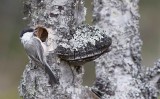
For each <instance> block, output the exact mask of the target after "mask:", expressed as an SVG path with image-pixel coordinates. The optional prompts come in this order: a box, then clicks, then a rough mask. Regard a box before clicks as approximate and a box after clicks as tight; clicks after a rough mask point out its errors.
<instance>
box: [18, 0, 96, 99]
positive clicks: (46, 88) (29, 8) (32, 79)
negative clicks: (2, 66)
mask: <svg viewBox="0 0 160 99" xmlns="http://www.w3.org/2000/svg"><path fill="white" fill-rule="evenodd" d="M76 1H77V0H28V1H26V5H25V10H24V11H25V14H26V15H27V16H26V17H25V18H24V19H26V18H28V19H30V23H29V26H30V27H34V28H35V27H36V26H39V25H40V26H43V27H45V28H46V29H47V30H48V32H49V37H48V41H47V42H46V43H47V48H48V51H49V55H48V58H47V60H48V63H49V64H50V66H51V68H52V71H54V73H55V75H56V77H57V78H58V79H59V82H60V84H59V85H53V86H51V85H49V83H48V75H47V74H46V73H45V72H44V70H43V69H42V68H40V67H38V66H37V68H35V67H36V66H35V64H33V63H32V62H30V63H29V64H28V65H27V66H26V69H25V70H24V72H23V76H22V80H21V83H20V85H19V92H20V96H22V97H23V98H24V99H90V98H91V99H93V97H94V94H93V93H92V92H91V91H90V90H89V88H85V87H83V86H82V85H81V84H82V76H83V73H84V70H83V67H81V68H80V72H77V71H76V70H75V69H74V67H70V66H69V65H68V64H67V63H65V62H62V61H60V60H59V59H58V58H57V56H56V54H55V53H54V50H55V48H56V47H57V44H59V42H60V41H62V40H63V41H64V42H66V40H67V38H69V37H70V36H71V35H70V34H69V33H70V30H71V28H73V26H74V25H78V24H80V23H82V22H83V21H84V20H85V8H84V6H83V1H82V2H80V3H81V4H80V6H79V9H75V6H76V5H75V4H76ZM75 10H77V11H75ZM71 68H72V70H73V73H72V71H71ZM73 78H74V79H73ZM92 94H93V95H92ZM95 99H96V98H95Z"/></svg>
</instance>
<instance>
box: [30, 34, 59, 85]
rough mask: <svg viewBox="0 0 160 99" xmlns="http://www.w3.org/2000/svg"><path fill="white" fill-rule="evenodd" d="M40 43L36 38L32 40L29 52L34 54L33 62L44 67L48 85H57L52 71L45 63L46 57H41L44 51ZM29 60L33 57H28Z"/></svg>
mask: <svg viewBox="0 0 160 99" xmlns="http://www.w3.org/2000/svg"><path fill="white" fill-rule="evenodd" d="M41 43H42V42H41V41H40V40H39V39H38V38H36V37H35V38H33V43H32V44H31V45H32V46H31V47H33V48H32V49H33V50H31V51H33V52H34V55H36V59H33V60H34V61H38V62H40V63H41V64H42V65H43V66H44V67H45V71H46V72H47V73H48V75H49V78H50V81H49V83H50V84H52V82H54V83H56V84H58V83H59V82H58V80H57V79H56V77H55V76H54V73H53V71H52V69H51V68H50V66H49V65H48V63H47V62H46V57H45V56H44V55H43V54H44V49H43V47H42V45H41ZM30 57H31V58H33V57H34V56H33V55H30Z"/></svg>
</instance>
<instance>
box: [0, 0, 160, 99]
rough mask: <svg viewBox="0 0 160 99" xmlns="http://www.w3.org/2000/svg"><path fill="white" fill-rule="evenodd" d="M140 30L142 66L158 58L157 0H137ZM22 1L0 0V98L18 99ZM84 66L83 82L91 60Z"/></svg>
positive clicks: (89, 79)
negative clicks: (138, 1)
mask: <svg viewBox="0 0 160 99" xmlns="http://www.w3.org/2000/svg"><path fill="white" fill-rule="evenodd" d="M85 3H86V7H87V16H86V19H87V23H89V24H91V21H92V20H91V17H92V7H91V0H86V1H85ZM139 5H140V15H141V19H140V33H141V38H142V40H143V47H142V57H143V63H142V64H143V65H145V66H152V65H153V62H154V61H156V60H157V59H158V58H160V12H159V10H160V0H140V3H139ZM22 18H23V0H0V34H1V35H0V99H18V97H19V96H18V90H17V87H18V85H19V81H20V78H21V75H22V73H23V70H24V68H25V65H26V64H27V62H28V58H27V56H26V54H25V51H24V49H23V47H22V45H21V44H20V40H19V32H20V31H21V30H22V29H23V28H24V27H25V26H26V25H27V22H26V21H23V20H22ZM86 65H88V66H85V71H86V72H85V75H84V85H91V84H92V83H93V81H94V77H95V74H94V66H93V65H94V63H93V62H90V63H88V64H86Z"/></svg>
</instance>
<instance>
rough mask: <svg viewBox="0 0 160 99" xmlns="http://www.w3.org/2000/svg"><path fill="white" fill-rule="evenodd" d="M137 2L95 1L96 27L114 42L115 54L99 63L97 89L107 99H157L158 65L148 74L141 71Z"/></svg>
mask: <svg viewBox="0 0 160 99" xmlns="http://www.w3.org/2000/svg"><path fill="white" fill-rule="evenodd" d="M138 2H139V0H94V3H93V4H94V8H93V23H94V24H95V25H96V26H98V27H100V28H102V29H104V30H105V31H107V33H108V35H110V36H111V38H112V41H113V42H112V50H111V51H110V52H109V53H107V54H105V55H103V56H102V57H101V58H99V59H97V60H96V78H97V80H96V81H95V85H94V88H95V90H98V91H100V92H101V93H102V94H103V98H104V99H157V88H156V86H157V81H158V79H159V72H158V70H159V62H158V63H157V64H156V66H155V67H154V68H152V69H149V70H148V71H147V72H146V73H145V72H144V71H142V69H141V46H142V41H141V39H140V33H139V30H138V29H139V13H138ZM156 69H157V70H156ZM154 73H155V74H154ZM146 74H147V75H146ZM153 75H154V76H153ZM151 79H152V80H151ZM153 79H154V81H153ZM150 80H151V81H150Z"/></svg>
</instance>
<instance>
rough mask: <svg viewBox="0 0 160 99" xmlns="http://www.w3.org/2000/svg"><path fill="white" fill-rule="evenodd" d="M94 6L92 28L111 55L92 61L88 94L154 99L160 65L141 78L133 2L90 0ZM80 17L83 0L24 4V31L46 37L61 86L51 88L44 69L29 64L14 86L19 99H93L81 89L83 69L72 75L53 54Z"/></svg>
mask: <svg viewBox="0 0 160 99" xmlns="http://www.w3.org/2000/svg"><path fill="white" fill-rule="evenodd" d="M77 1H79V2H77ZM77 5H78V6H77ZM93 5H94V8H93V22H94V24H95V25H96V26H98V27H100V28H102V29H104V30H105V31H106V33H107V35H109V36H110V37H111V38H112V49H111V51H110V52H109V53H108V54H105V55H103V56H101V57H100V58H99V59H97V60H96V81H95V84H94V86H93V87H92V89H93V91H94V92H95V93H96V94H97V95H98V96H99V98H102V99H156V98H157V91H158V90H157V88H159V86H157V81H158V79H159V75H158V74H159V66H160V65H159V64H160V63H159V62H158V63H157V64H156V65H155V67H154V68H151V69H148V70H147V71H146V73H145V72H143V70H142V69H141V46H142V41H141V40H140V37H139V36H140V34H139V31H138V28H139V14H138V0H94V2H93ZM85 11H86V8H85V7H84V4H83V0H28V1H25V9H24V13H25V14H26V15H27V16H26V17H25V18H24V19H29V26H30V27H36V26H43V27H45V28H46V29H47V30H48V32H49V37H48V40H47V41H46V44H47V48H48V50H49V55H48V57H47V60H48V63H49V64H50V66H51V68H52V71H54V73H55V76H56V77H57V78H58V80H59V83H60V84H53V85H52V86H51V85H50V84H49V83H48V80H49V79H48V75H47V74H46V73H45V72H44V70H43V68H40V67H39V66H35V65H36V64H34V63H33V62H32V61H30V62H29V63H28V65H27V66H26V68H25V70H24V72H23V76H22V80H21V82H20V85H19V92H20V96H22V97H23V98H24V99H98V97H97V96H96V95H95V94H94V93H93V92H92V91H91V90H90V89H91V88H89V87H84V86H82V81H83V80H82V76H83V74H84V70H83V67H81V68H80V70H79V71H77V70H76V69H75V68H74V67H72V66H71V67H70V65H69V64H67V63H66V62H63V61H60V59H59V58H58V57H57V56H56V54H55V52H54V51H55V49H56V47H57V45H58V44H59V43H60V42H64V43H65V42H67V39H69V38H70V37H71V36H72V34H71V30H72V29H74V27H75V26H78V25H80V24H81V23H82V22H83V21H85V14H86V12H85ZM72 70H73V71H72Z"/></svg>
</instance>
